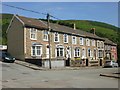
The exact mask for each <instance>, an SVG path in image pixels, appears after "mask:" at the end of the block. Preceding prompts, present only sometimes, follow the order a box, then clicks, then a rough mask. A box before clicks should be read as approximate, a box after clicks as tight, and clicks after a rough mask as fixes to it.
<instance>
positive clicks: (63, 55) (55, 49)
mask: <svg viewBox="0 0 120 90" xmlns="http://www.w3.org/2000/svg"><path fill="white" fill-rule="evenodd" d="M57 48H58V50H59V51H58V52H59V56H57ZM60 48H62V49H63V56H61V55H60ZM55 52H56V57H64V47H63V46H57V47H56V49H55Z"/></svg>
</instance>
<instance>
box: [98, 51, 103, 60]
mask: <svg viewBox="0 0 120 90" xmlns="http://www.w3.org/2000/svg"><path fill="white" fill-rule="evenodd" d="M98 57H99V58H102V57H103V52H102V50H99V51H98Z"/></svg>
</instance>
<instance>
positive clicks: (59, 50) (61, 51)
mask: <svg viewBox="0 0 120 90" xmlns="http://www.w3.org/2000/svg"><path fill="white" fill-rule="evenodd" d="M56 54H57V57H63V56H64V48H63V47H57V49H56Z"/></svg>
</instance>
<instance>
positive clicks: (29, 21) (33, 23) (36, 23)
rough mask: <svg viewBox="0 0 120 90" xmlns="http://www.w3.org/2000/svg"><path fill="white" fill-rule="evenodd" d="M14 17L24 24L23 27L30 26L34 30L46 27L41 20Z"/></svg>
mask: <svg viewBox="0 0 120 90" xmlns="http://www.w3.org/2000/svg"><path fill="white" fill-rule="evenodd" d="M16 16H17V17H18V18H19V19H20V20H21V21H22V22H23V23H24V25H25V26H31V27H36V28H47V26H46V25H45V24H44V23H43V22H42V21H41V20H38V19H35V18H28V17H24V16H19V15H16Z"/></svg>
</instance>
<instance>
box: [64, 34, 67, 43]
mask: <svg viewBox="0 0 120 90" xmlns="http://www.w3.org/2000/svg"><path fill="white" fill-rule="evenodd" d="M64 43H68V35H67V34H64Z"/></svg>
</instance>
